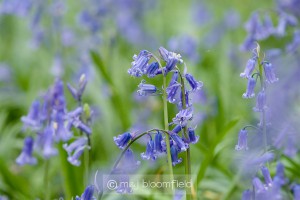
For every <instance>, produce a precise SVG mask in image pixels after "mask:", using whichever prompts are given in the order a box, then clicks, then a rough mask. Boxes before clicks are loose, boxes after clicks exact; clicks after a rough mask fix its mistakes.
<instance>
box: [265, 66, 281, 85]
mask: <svg viewBox="0 0 300 200" xmlns="http://www.w3.org/2000/svg"><path fill="white" fill-rule="evenodd" d="M264 71H265V76H266V81H267V82H268V83H275V82H277V81H278V80H279V79H278V78H276V75H275V72H274V68H273V67H272V64H271V63H269V62H264Z"/></svg>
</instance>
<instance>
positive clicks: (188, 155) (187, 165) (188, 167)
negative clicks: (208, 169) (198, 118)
mask: <svg viewBox="0 0 300 200" xmlns="http://www.w3.org/2000/svg"><path fill="white" fill-rule="evenodd" d="M179 75H180V82H181V95H182V98H181V99H182V108H183V109H186V96H185V84H184V80H183V77H182V75H181V74H180V73H179ZM183 135H184V137H185V138H189V136H188V132H187V127H186V126H185V127H183ZM191 171H192V170H191V153H190V148H188V149H187V150H186V152H185V175H186V180H187V181H189V182H191ZM191 194H192V191H191V188H190V189H189V188H188V187H186V200H190V199H191ZM193 195H194V196H195V194H193Z"/></svg>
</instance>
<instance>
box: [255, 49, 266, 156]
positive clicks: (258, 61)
mask: <svg viewBox="0 0 300 200" xmlns="http://www.w3.org/2000/svg"><path fill="white" fill-rule="evenodd" d="M256 52H257V64H258V70H259V79H260V80H259V81H260V87H261V90H262V91H265V84H264V75H263V63H262V62H261V58H260V46H259V44H257V48H256ZM262 129H263V140H264V151H265V153H266V152H267V151H268V142H267V125H266V111H265V109H263V110H262Z"/></svg>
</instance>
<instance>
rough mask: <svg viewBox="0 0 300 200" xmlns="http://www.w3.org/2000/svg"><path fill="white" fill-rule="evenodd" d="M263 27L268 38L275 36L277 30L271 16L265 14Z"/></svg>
mask: <svg viewBox="0 0 300 200" xmlns="http://www.w3.org/2000/svg"><path fill="white" fill-rule="evenodd" d="M263 26H264V31H265V32H266V36H267V37H268V36H270V35H272V34H274V32H275V28H274V26H273V22H272V19H271V16H270V15H269V14H265V16H264V21H263Z"/></svg>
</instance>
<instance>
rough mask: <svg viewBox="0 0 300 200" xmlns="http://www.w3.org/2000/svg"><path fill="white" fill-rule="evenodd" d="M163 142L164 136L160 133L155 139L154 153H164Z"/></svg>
mask: <svg viewBox="0 0 300 200" xmlns="http://www.w3.org/2000/svg"><path fill="white" fill-rule="evenodd" d="M162 141H163V137H162V134H161V133H160V132H159V131H158V132H157V133H156V134H155V137H154V153H156V154H157V153H161V152H163V146H162Z"/></svg>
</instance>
